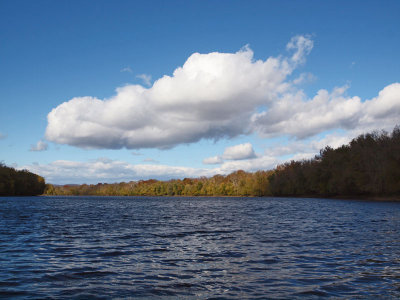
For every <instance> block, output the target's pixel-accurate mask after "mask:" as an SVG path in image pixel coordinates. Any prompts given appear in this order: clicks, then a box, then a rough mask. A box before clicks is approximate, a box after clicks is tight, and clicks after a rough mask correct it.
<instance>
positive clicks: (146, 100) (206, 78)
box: [46, 36, 313, 149]
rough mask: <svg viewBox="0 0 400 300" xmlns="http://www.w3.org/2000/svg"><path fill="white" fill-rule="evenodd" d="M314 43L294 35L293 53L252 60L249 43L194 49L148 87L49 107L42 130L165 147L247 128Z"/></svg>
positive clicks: (72, 140)
mask: <svg viewBox="0 0 400 300" xmlns="http://www.w3.org/2000/svg"><path fill="white" fill-rule="evenodd" d="M312 46H313V43H312V41H311V40H310V39H308V38H307V37H304V36H297V37H294V38H293V39H292V40H291V41H290V42H289V44H288V46H287V48H288V50H291V51H294V54H293V55H292V56H291V57H282V56H280V57H278V58H274V57H270V58H268V59H267V60H265V61H262V60H254V59H253V52H252V50H251V49H250V48H249V47H244V48H243V49H241V50H240V51H238V52H236V53H218V52H214V53H209V54H199V53H194V54H192V55H191V56H190V57H189V58H188V59H187V61H186V62H185V64H184V65H183V66H182V67H179V68H177V69H176V70H175V71H174V73H173V76H164V77H162V78H160V79H159V80H157V81H155V82H154V84H153V86H152V87H151V88H144V87H142V86H140V85H128V86H125V87H121V88H118V89H117V91H116V92H117V93H116V95H115V96H114V97H112V98H110V99H105V100H100V99H97V98H95V97H76V98H73V99H71V100H69V101H67V102H64V103H62V104H61V105H59V106H58V107H56V108H54V109H53V110H52V111H51V112H50V113H49V114H48V126H47V129H46V138H47V139H48V140H50V141H53V142H56V143H60V144H69V145H74V146H78V147H83V148H111V149H118V148H123V147H126V148H151V147H157V148H169V147H173V146H175V145H177V144H181V143H192V142H197V141H199V140H200V139H203V138H205V139H219V138H222V137H234V136H237V135H240V134H246V133H248V132H249V130H250V129H251V126H250V121H251V115H253V114H254V113H255V112H256V111H257V109H258V108H259V107H260V106H265V105H267V106H268V105H269V104H270V103H272V102H273V101H276V99H277V98H278V97H279V96H280V95H281V94H282V93H284V92H286V91H287V90H288V88H289V87H290V85H289V84H288V83H287V82H286V78H287V76H288V75H290V74H291V73H292V72H293V70H294V68H295V67H296V66H297V65H298V64H300V63H302V62H303V61H304V56H305V55H306V54H307V53H309V52H310V50H311V48H312Z"/></svg>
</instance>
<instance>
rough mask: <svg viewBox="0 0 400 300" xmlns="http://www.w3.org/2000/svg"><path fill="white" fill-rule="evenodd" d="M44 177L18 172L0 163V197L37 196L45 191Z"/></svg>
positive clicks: (25, 171)
mask: <svg viewBox="0 0 400 300" xmlns="http://www.w3.org/2000/svg"><path fill="white" fill-rule="evenodd" d="M45 186H46V184H45V181H44V178H43V177H40V176H39V175H36V174H34V173H31V172H29V171H27V170H22V171H18V170H15V169H14V168H10V167H7V166H5V165H4V164H2V163H0V196H35V195H41V194H43V192H44V190H45Z"/></svg>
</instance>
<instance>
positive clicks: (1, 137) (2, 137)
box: [0, 132, 7, 140]
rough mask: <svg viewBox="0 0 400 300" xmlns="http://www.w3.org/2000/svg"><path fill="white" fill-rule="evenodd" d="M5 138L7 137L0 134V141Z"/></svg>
mask: <svg viewBox="0 0 400 300" xmlns="http://www.w3.org/2000/svg"><path fill="white" fill-rule="evenodd" d="M6 137H7V135H6V134H3V133H1V132H0V140H2V139H5V138H6Z"/></svg>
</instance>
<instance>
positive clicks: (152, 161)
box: [143, 158, 159, 163]
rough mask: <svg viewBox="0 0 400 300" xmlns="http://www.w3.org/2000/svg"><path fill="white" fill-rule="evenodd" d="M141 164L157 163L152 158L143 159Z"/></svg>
mask: <svg viewBox="0 0 400 300" xmlns="http://www.w3.org/2000/svg"><path fill="white" fill-rule="evenodd" d="M143 162H151V163H159V161H158V160H155V159H153V158H145V159H143Z"/></svg>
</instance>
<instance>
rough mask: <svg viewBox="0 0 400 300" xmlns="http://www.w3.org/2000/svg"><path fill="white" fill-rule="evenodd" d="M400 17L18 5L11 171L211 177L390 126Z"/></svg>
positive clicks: (398, 91) (5, 31)
mask: <svg viewBox="0 0 400 300" xmlns="http://www.w3.org/2000/svg"><path fill="white" fill-rule="evenodd" d="M399 13H400V2H399V1H5V0H3V1H1V2H0V40H1V46H0V99H1V102H0V160H2V161H3V162H4V163H5V164H7V165H11V166H14V167H17V168H27V169H29V170H31V171H33V172H36V173H38V174H40V175H42V176H44V177H45V178H46V180H47V181H48V182H51V183H84V182H87V183H96V182H117V181H127V180H138V179H146V178H159V179H167V178H183V177H197V176H211V175H213V174H216V173H222V174H226V173H229V172H231V171H234V170H235V169H244V170H247V171H254V170H257V169H260V168H261V169H270V168H273V167H274V166H275V165H276V164H278V163H282V162H284V161H285V160H288V159H301V158H308V157H312V156H313V155H314V154H315V153H317V152H318V150H319V149H320V148H322V147H324V146H326V145H331V146H333V147H336V146H339V145H340V144H342V143H346V142H348V141H349V140H351V138H353V137H355V136H356V135H358V134H360V133H362V132H366V131H371V130H374V129H386V130H389V131H390V130H391V129H392V128H393V127H394V126H395V125H396V124H400V118H399V116H400V85H399V84H398V83H399V82H400V60H399V58H398V52H399V49H400V34H399V30H398V28H400V18H399V17H398V16H399ZM194 53H199V54H194ZM175 70H176V71H175ZM174 72H175V73H174ZM117 89H118V90H117ZM84 97H90V98H84ZM72 99H75V100H72ZM52 112H53V113H52ZM48 117H49V119H48Z"/></svg>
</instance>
